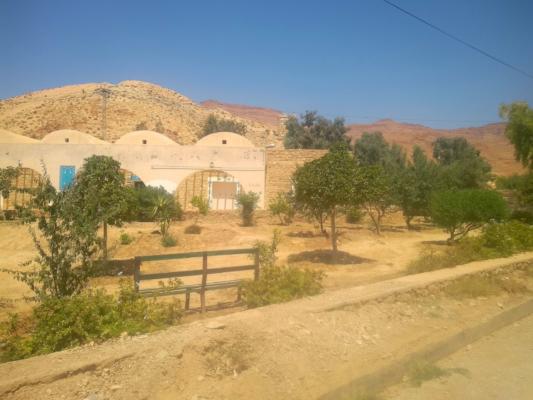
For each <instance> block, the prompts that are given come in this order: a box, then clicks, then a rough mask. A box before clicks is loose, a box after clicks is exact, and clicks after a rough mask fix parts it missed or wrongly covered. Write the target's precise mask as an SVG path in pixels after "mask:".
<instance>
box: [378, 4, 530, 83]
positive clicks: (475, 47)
mask: <svg viewBox="0 0 533 400" xmlns="http://www.w3.org/2000/svg"><path fill="white" fill-rule="evenodd" d="M383 1H384V2H385V3H387V4H388V5H389V6H391V7H394V8H396V9H397V10H399V11H401V12H403V13H404V14H407V15H408V16H410V17H412V18H414V19H416V20H418V21H419V22H422V23H423V24H425V25H427V26H429V27H430V28H432V29H435V30H436V31H438V32H440V33H442V34H443V35H445V36H447V37H449V38H450V39H453V40H455V41H456V42H459V43H461V44H462V45H464V46H466V47H468V48H470V49H471V50H474V51H476V52H478V53H480V54H482V55H484V56H485V57H487V58H489V59H491V60H492V61H495V62H497V63H499V64H501V65H504V66H506V67H507V68H510V69H512V70H514V71H515V72H518V73H520V74H522V75H524V76H526V77H528V78H529V79H533V75H531V74H530V73H528V72H526V71H524V70H523V69H520V68H518V67H515V66H514V65H512V64H509V63H508V62H506V61H503V60H502V59H501V58H498V57H496V56H493V55H492V54H490V53H487V52H486V51H485V50H482V49H480V48H479V47H477V46H474V45H473V44H470V43H468V42H467V41H465V40H463V39H460V38H458V37H457V36H455V35H452V34H451V33H449V32H446V31H445V30H444V29H441V28H439V27H438V26H436V25H434V24H432V23H431V22H429V21H426V20H425V19H423V18H421V17H419V16H417V15H415V14H413V13H412V12H410V11H407V10H406V9H404V8H402V7H400V6H398V5H397V4H394V3H393V2H391V1H389V0H383Z"/></svg>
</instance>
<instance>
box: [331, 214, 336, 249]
mask: <svg viewBox="0 0 533 400" xmlns="http://www.w3.org/2000/svg"><path fill="white" fill-rule="evenodd" d="M335 213H336V210H335V209H333V211H331V216H330V218H331V246H332V247H333V253H335V254H336V253H337V225H336V221H335Z"/></svg>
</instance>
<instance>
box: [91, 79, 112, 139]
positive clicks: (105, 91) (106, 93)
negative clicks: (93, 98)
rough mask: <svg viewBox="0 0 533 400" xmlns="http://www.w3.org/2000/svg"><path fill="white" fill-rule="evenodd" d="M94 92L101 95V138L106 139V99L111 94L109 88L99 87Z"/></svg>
mask: <svg viewBox="0 0 533 400" xmlns="http://www.w3.org/2000/svg"><path fill="white" fill-rule="evenodd" d="M95 93H97V94H99V95H100V96H102V139H103V140H107V99H108V98H109V96H110V95H111V90H109V89H106V88H99V89H96V90H95Z"/></svg>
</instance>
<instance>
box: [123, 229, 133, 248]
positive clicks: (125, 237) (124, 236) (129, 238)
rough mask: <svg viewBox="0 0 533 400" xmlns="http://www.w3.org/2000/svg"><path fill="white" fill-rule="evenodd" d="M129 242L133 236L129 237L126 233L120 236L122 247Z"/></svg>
mask: <svg viewBox="0 0 533 400" xmlns="http://www.w3.org/2000/svg"><path fill="white" fill-rule="evenodd" d="M131 242H133V236H131V235H129V234H128V233H126V232H122V233H121V234H120V244H122V245H128V244H130V243H131Z"/></svg>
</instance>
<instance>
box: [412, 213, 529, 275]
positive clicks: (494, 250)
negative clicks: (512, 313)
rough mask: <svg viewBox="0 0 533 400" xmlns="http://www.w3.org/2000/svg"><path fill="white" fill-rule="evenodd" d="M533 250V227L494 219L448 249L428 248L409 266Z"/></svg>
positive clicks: (424, 267)
mask: <svg viewBox="0 0 533 400" xmlns="http://www.w3.org/2000/svg"><path fill="white" fill-rule="evenodd" d="M531 250H533V227H532V226H530V225H526V224H523V223H520V222H518V221H510V222H505V223H491V224H488V225H486V226H485V227H484V228H483V231H482V232H481V234H480V235H478V236H476V237H468V238H463V239H462V240H460V241H458V242H457V244H456V245H455V246H453V247H448V248H446V249H445V250H444V251H440V252H436V251H426V252H425V253H423V254H422V255H421V256H420V257H419V258H418V259H416V260H414V261H413V262H411V263H410V264H409V266H408V271H409V272H410V273H420V272H427V271H433V270H437V269H441V268H450V267H454V266H456V265H461V264H466V263H469V262H472V261H478V260H487V259H490V258H498V257H508V256H511V255H513V254H515V253H519V252H523V251H531Z"/></svg>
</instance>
